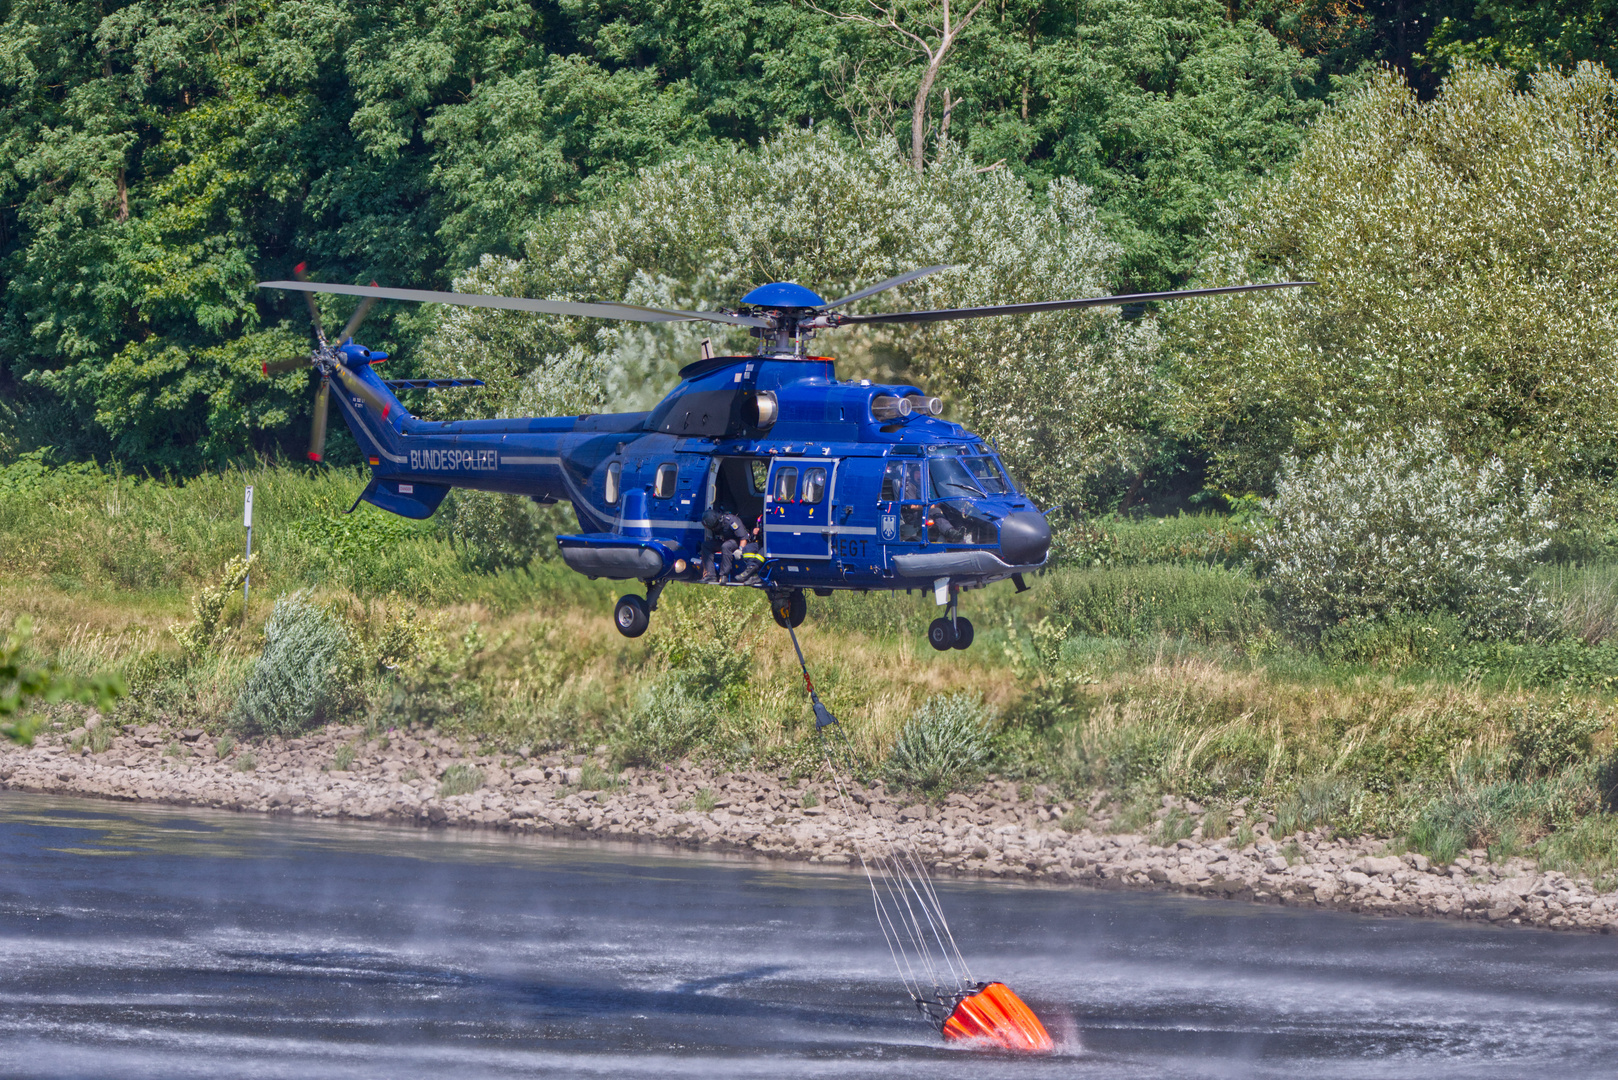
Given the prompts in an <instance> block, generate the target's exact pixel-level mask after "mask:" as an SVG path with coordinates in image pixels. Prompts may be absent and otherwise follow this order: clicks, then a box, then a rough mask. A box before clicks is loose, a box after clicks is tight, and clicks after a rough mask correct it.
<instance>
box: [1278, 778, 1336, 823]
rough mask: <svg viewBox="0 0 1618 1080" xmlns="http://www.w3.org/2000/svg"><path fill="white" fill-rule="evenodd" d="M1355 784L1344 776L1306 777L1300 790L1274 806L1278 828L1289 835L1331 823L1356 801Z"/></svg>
mask: <svg viewBox="0 0 1618 1080" xmlns="http://www.w3.org/2000/svg"><path fill="white" fill-rule="evenodd" d="M1355 790H1356V789H1355V785H1354V784H1353V783H1352V782H1351V781H1349V780H1346V779H1344V778H1342V777H1336V776H1322V777H1317V778H1315V779H1313V780H1305V781H1304V782H1303V783H1302V784H1299V785H1298V790H1297V791H1295V792H1293V793H1292V794H1290V795H1287V796H1284V797H1283V798H1282V799H1281V801H1280V802H1279V803H1277V804H1276V807H1275V831H1276V833H1277V834H1278V835H1281V836H1289V835H1291V834H1292V833H1295V832H1299V831H1307V830H1309V829H1313V828H1316V827H1317V826H1321V825H1330V824H1331V823H1332V821H1333V820H1334V819H1336V818H1337V817H1338V816H1339V815H1341V814H1343V813H1344V812H1346V811H1347V810H1348V808H1349V806H1350V804H1351V803H1352V801H1353V797H1354V792H1355Z"/></svg>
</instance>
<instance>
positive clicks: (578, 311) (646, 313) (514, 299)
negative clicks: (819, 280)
mask: <svg viewBox="0 0 1618 1080" xmlns="http://www.w3.org/2000/svg"><path fill="white" fill-rule="evenodd" d="M258 287H259V288H261V289H296V290H299V291H302V292H312V293H314V292H325V293H340V294H342V295H344V296H370V297H374V298H376V299H378V300H413V301H416V302H417V303H422V304H459V305H460V306H462V307H485V308H503V309H505V310H507V311H537V312H539V313H541V314H544V315H576V316H580V317H583V318H589V319H625V320H627V321H629V322H681V321H684V320H688V319H699V320H701V321H703V322H712V323H724V324H726V325H727V326H758V327H763V328H764V329H766V330H770V329H774V328H775V324H774V323H773V322H771V321H770V320H768V319H759V318H755V317H753V316H752V315H730V314H726V313H725V312H721V311H666V310H664V309H663V308H649V307H636V306H635V305H634V304H597V303H583V302H581V301H575V300H528V299H525V298H524V297H520V296H484V295H483V294H481V293H447V292H429V291H427V290H425V289H378V288H374V287H372V286H369V285H325V284H322V283H319V282H313V281H261V282H259V283H258Z"/></svg>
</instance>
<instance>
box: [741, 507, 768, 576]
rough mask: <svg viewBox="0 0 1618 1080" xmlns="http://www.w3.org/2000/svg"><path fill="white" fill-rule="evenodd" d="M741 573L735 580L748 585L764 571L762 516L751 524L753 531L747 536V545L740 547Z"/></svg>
mask: <svg viewBox="0 0 1618 1080" xmlns="http://www.w3.org/2000/svg"><path fill="white" fill-rule="evenodd" d="M741 555H742V572H741V573H739V574H737V575H736V580H737V581H738V582H740V583H742V584H749V583H751V582H754V581H757V580H758V575H759V574H760V573H761V572H763V570H764V515H763V514H760V515H759V516H758V520H757V521H755V522H754V523H753V531H752V532H751V533H749V534H748V536H747V543H746V544H744V545H743V546H742V552H741Z"/></svg>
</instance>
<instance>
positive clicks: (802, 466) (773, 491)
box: [764, 458, 837, 559]
mask: <svg viewBox="0 0 1618 1080" xmlns="http://www.w3.org/2000/svg"><path fill="white" fill-rule="evenodd" d="M836 483H837V460H836V459H835V458H776V459H775V460H774V461H773V462H772V463H771V465H770V482H769V486H768V488H767V489H766V491H765V493H764V554H765V555H768V556H769V557H770V558H772V559H775V558H792V559H830V558H831V544H832V520H831V508H832V500H833V498H834V497H835V494H834V492H835V487H836Z"/></svg>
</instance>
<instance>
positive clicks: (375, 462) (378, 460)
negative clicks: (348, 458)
mask: <svg viewBox="0 0 1618 1080" xmlns="http://www.w3.org/2000/svg"><path fill="white" fill-rule="evenodd" d="M370 461H371V464H372V465H380V464H382V459H381V458H371V459H370Z"/></svg>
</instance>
